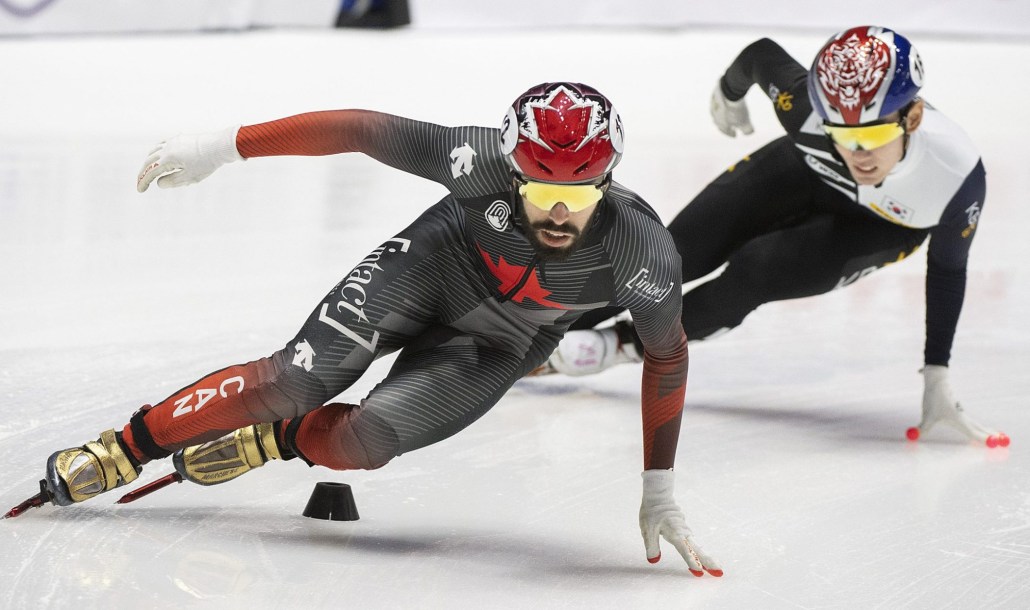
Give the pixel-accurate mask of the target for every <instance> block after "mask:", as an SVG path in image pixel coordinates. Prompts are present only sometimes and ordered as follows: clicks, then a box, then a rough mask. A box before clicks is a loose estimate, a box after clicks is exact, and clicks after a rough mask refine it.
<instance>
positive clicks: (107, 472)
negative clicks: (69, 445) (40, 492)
mask: <svg viewBox="0 0 1030 610" xmlns="http://www.w3.org/2000/svg"><path fill="white" fill-rule="evenodd" d="M142 470H143V468H142V467H141V466H140V465H139V464H137V463H136V461H135V460H134V459H132V458H131V457H130V454H129V452H127V451H126V450H125V449H124V447H122V445H121V443H120V442H119V439H118V434H117V433H116V432H115V431H114V430H106V431H104V432H101V433H100V438H99V439H97V440H95V441H90V442H88V443H86V444H85V445H83V446H81V447H75V448H73V449H65V450H64V451H58V452H57V453H55V454H53V455H51V456H50V459H48V460H47V463H46V479H44V485H45V487H46V492H47V495H48V496H49V497H50V501H51V502H53V503H54V504H56V505H57V506H68V505H69V504H74V503H76V502H82V501H84V500H89V499H90V498H92V497H94V496H98V495H100V494H102V493H103V492H105V491H108V490H111V489H114V488H115V487H121V486H122V485H125V484H126V483H131V482H132V481H135V480H136V477H138V476H139V473H140V472H141V471H142Z"/></svg>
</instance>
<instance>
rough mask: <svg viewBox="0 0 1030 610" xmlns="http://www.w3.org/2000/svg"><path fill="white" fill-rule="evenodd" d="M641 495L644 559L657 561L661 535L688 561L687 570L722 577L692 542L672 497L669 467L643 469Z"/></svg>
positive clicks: (692, 572) (716, 567) (697, 573)
mask: <svg viewBox="0 0 1030 610" xmlns="http://www.w3.org/2000/svg"><path fill="white" fill-rule="evenodd" d="M642 476H643V478H644V498H643V500H642V501H641V503H640V534H641V535H642V536H643V537H644V550H645V551H647V560H648V561H650V562H651V563H658V560H659V559H661V558H662V550H661V548H660V547H659V546H658V536H659V535H661V537H662V538H665V540H666V541H668V542H669V543H670V544H672V546H674V547H676V550H677V551H679V554H680V555H681V556H682V557H683V559H684V560H685V561H686V562H687V569H689V570H690V573H691V574H693V575H694V576H704V573H705V572H708V573H709V574H711V575H712V576H722V569H721V568H720V567H719V564H717V563H716V562H715V560H714V559H712V558H711V557H710V556H709V555H708V554H706V553H705V552H704V551H702V550H701V547H699V546H698V545H697V543H696V542H694V535H693V532H691V531H690V528H689V527H687V523H686V519H685V518H684V517H683V511H681V510H680V507H679V505H677V504H676V499H675V498H673V495H672V492H673V486H674V485H673V484H674V481H675V475H674V474H673V471H671V470H645V471H644V472H643V475H642Z"/></svg>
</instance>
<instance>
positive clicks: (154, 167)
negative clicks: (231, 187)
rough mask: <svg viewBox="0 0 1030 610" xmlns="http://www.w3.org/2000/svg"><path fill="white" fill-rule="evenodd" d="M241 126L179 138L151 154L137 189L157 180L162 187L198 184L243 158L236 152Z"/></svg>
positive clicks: (144, 166)
mask: <svg viewBox="0 0 1030 610" xmlns="http://www.w3.org/2000/svg"><path fill="white" fill-rule="evenodd" d="M239 130H240V126H239V125H237V126H235V127H229V128H227V129H223V130H221V131H215V132H210V133H201V134H187V135H178V136H175V137H174V138H169V139H168V140H165V141H164V142H161V143H160V144H158V145H157V146H156V147H155V148H154V150H152V151H150V154H148V155H147V159H146V160H145V161H144V162H143V167H141V168H140V170H139V175H138V176H137V177H136V190H137V191H139V192H141V193H142V192H144V191H146V190H147V188H149V187H150V183H151V182H153V181H154V180H157V185H158V186H159V187H161V188H172V187H177V186H186V185H187V184H194V183H196V182H200V181H201V180H203V179H204V178H207V177H208V176H210V175H211V174H212V173H214V171H215V170H216V169H218V168H219V167H221V166H223V165H225V164H226V163H232V162H233V161H243V160H244V158H243V156H242V155H240V153H239V151H238V150H237V149H236V134H237V132H239Z"/></svg>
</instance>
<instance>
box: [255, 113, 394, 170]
mask: <svg viewBox="0 0 1030 610" xmlns="http://www.w3.org/2000/svg"><path fill="white" fill-rule="evenodd" d="M390 118H392V117H390V115H387V114H382V113H379V112H373V111H370V110H324V111H320V112H306V113H304V114H298V115H294V116H291V117H286V118H284V119H278V120H275V121H269V122H267V123H259V124H257V125H247V126H244V127H242V128H240V131H239V133H238V134H237V136H236V149H237V150H239V151H240V154H241V155H243V156H244V157H245V158H247V159H249V158H252V157H271V156H281V155H305V156H318V155H335V154H338V153H346V152H366V151H367V149H368V146H367V142H368V141H369V138H370V134H371V133H372V131H373V129H374V128H375V127H377V126H379V125H381V124H383V123H386V122H388V120H389V119H390Z"/></svg>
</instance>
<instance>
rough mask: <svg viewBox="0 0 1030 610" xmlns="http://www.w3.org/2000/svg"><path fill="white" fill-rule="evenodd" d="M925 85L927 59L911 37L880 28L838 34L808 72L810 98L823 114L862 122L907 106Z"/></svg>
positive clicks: (837, 119) (829, 118)
mask: <svg viewBox="0 0 1030 610" xmlns="http://www.w3.org/2000/svg"><path fill="white" fill-rule="evenodd" d="M922 86H923V63H922V61H921V60H920V59H919V53H918V52H917V51H916V48H915V47H914V46H912V43H911V42H909V41H908V39H907V38H905V37H904V36H902V35H901V34H898V33H897V32H895V31H893V30H890V29H887V28H883V27H877V26H860V27H855V28H851V29H849V30H846V31H844V32H840V33H838V34H836V35H834V36H833V37H832V38H830V40H829V41H828V42H827V43H826V44H825V45H824V46H823V48H822V49H821V50H820V51H819V53H818V54H817V55H816V56H815V61H813V62H812V68H811V69H810V70H809V72H808V96H809V98H811V100H812V106H813V107H814V108H815V111H816V112H817V113H819V116H821V117H822V118H823V120H824V121H825V122H827V123H833V124H836V125H862V124H865V123H872V122H874V121H878V120H881V119H883V118H884V117H887V116H888V115H890V114H892V113H894V112H898V111H900V110H904V109H905V108H906V107H907V106H908V105H909V104H910V103H912V101H913V100H915V99H916V96H917V95H918V93H919V89H920V88H921V87H922Z"/></svg>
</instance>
